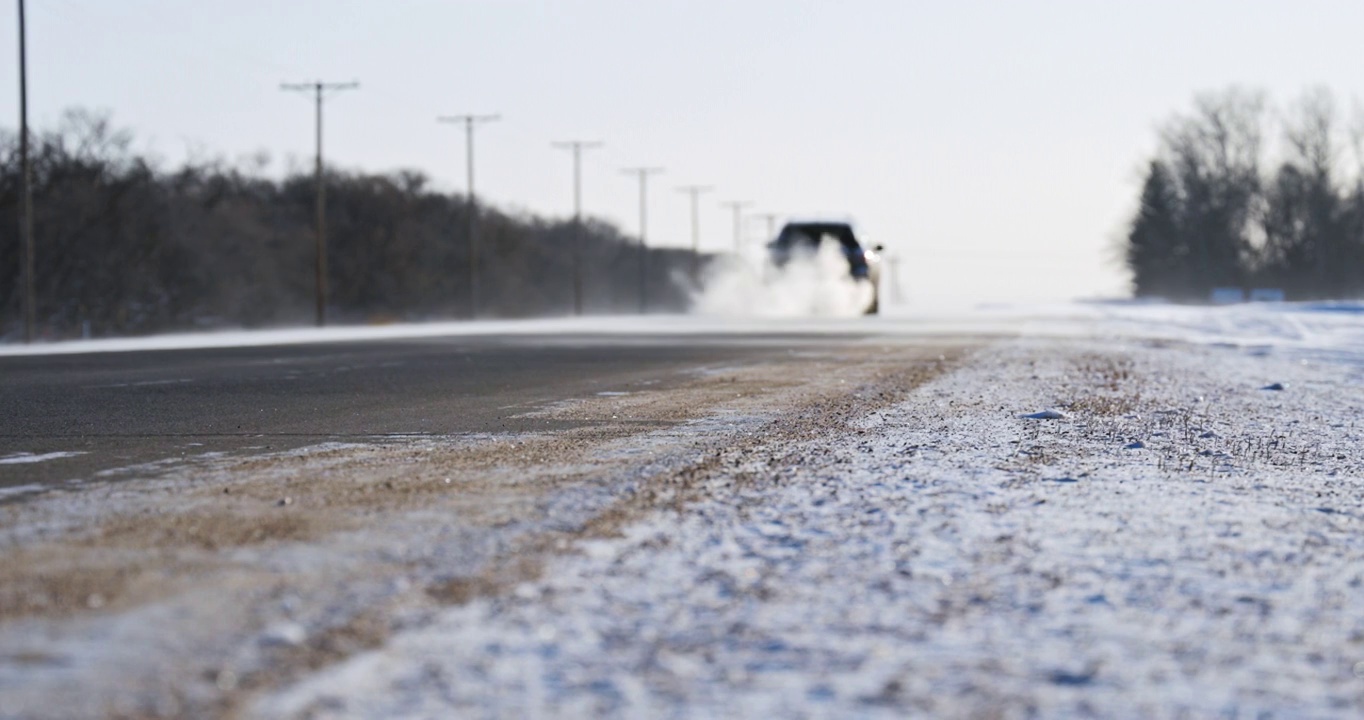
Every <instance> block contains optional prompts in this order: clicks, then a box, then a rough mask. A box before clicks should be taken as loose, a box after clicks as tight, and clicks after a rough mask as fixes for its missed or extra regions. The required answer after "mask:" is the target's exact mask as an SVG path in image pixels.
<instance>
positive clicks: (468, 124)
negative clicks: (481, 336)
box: [436, 115, 502, 320]
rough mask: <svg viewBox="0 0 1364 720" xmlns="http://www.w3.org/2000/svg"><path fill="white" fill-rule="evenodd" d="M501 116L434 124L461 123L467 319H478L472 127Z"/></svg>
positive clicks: (442, 119)
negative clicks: (465, 178) (465, 176)
mask: <svg viewBox="0 0 1364 720" xmlns="http://www.w3.org/2000/svg"><path fill="white" fill-rule="evenodd" d="M501 119H502V116H501V115H442V116H440V117H438V118H436V122H442V123H463V124H464V144H465V159H466V161H467V164H468V175H469V186H468V191H467V192H468V195H467V199H468V201H469V212H468V215H469V319H471V320H472V319H475V318H477V317H478V308H479V302H478V200H477V199H476V198H475V197H474V126H475V125H478V124H479V123H488V122H494V121H497V120H501Z"/></svg>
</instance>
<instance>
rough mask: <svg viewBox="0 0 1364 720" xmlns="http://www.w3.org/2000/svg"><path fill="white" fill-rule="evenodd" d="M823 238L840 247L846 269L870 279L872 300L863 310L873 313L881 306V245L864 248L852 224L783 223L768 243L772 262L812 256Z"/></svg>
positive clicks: (784, 261) (862, 278) (776, 264)
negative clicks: (777, 233) (846, 264)
mask: <svg viewBox="0 0 1364 720" xmlns="http://www.w3.org/2000/svg"><path fill="white" fill-rule="evenodd" d="M825 240H833V241H835V242H837V243H838V244H839V246H840V247H841V248H842V250H843V257H844V258H846V259H847V261H848V272H849V273H850V274H851V275H852V276H853V278H855V279H857V280H859V281H865V282H868V283H871V288H872V295H871V302H870V303H869V304H868V305H867V307H866V308H865V309H864V310H863V314H866V315H875V314H876V313H878V312H880V310H881V255H880V252H881V250H882V247H881V246H880V245H877V246H875V247H873V248H870V249H868V248H866V247H864V246H863V245H862V243H860V242H858V241H857V236H856V235H855V234H854V233H853V228H852V225H850V224H848V223H846V222H790V223H787V224H786V225H785V226H783V227H782V229H781V233H780V234H779V235H777V237H776V239H775V240H773V241H772V242H770V243H768V244H767V251H768V257H769V258H771V261H772V264H773V265H775V266H777V267H782V266H783V265H785V264H786V263H787V262H789V261H790V260H791V258H792V257H799V256H811V255H814V254H815V252H816V251H818V250H819V246H820V244H821V243H823V242H824V241H825Z"/></svg>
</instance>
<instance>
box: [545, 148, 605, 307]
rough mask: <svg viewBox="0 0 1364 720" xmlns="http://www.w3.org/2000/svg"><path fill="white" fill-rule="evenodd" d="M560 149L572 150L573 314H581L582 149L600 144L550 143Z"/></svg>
mask: <svg viewBox="0 0 1364 720" xmlns="http://www.w3.org/2000/svg"><path fill="white" fill-rule="evenodd" d="M550 144H551V145H552V146H554V147H555V148H558V149H560V150H571V151H572V152H573V314H574V315H582V314H583V268H582V265H583V258H582V254H583V196H582V186H583V174H582V164H583V163H582V159H583V150H591V149H593V148H599V147H601V146H602V144H601V142H598V141H595V140H565V141H563V142H555V143H550Z"/></svg>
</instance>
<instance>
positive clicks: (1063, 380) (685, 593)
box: [255, 321, 1364, 718]
mask: <svg viewBox="0 0 1364 720" xmlns="http://www.w3.org/2000/svg"><path fill="white" fill-rule="evenodd" d="M1109 327H1112V322H1111V321H1110V323H1109ZM1105 334H1106V333H1105ZM1133 334H1136V335H1140V334H1141V333H1133ZM1289 350H1291V348H1276V347H1275V346H1268V347H1267V348H1266V347H1265V346H1261V345H1259V344H1256V343H1225V344H1222V345H1195V344H1189V343H1185V342H1170V341H1154V342H1153V341H1150V340H1123V339H1114V338H1112V337H1108V338H1106V339H1104V340H1103V341H1095V340H1092V339H1073V340H1056V339H1050V340H1044V339H1027V338H1023V339H1019V340H1016V341H1011V342H1005V343H1001V344H998V345H995V346H993V347H990V348H987V349H984V350H981V351H978V352H977V353H976V354H975V355H974V356H973V357H972V358H971V360H970V361H969V362H967V363H966V364H965V365H964V366H963V367H962V368H960V369H959V370H957V371H955V372H953V373H950V374H947V375H944V376H941V377H939V378H938V379H936V380H934V381H932V382H930V383H929V384H927V385H924V386H922V387H919V388H918V389H916V390H915V391H914V392H913V393H912V394H911V395H910V397H909V398H908V399H907V400H906V401H905V402H903V403H900V404H898V405H895V406H892V407H890V408H887V409H884V410H881V411H878V412H876V413H874V414H872V415H870V416H867V417H864V418H862V419H861V420H860V421H859V423H858V424H857V426H856V427H854V428H849V429H848V430H849V431H848V432H834V430H835V429H833V428H831V432H830V434H829V435H828V436H827V437H823V438H818V439H813V440H808V441H804V442H802V443H801V444H800V445H799V446H797V447H793V448H786V454H785V455H784V457H788V458H796V460H795V461H792V462H786V463H778V464H772V463H770V462H768V463H762V462H759V461H757V460H756V459H753V458H750V462H748V464H746V465H743V466H742V473H743V476H744V477H746V478H748V480H747V481H745V482H732V481H726V480H725V479H724V478H715V479H714V481H712V482H711V483H710V486H709V487H708V494H707V496H706V498H705V499H704V500H701V501H699V502H696V503H694V504H692V505H689V506H687V507H685V508H682V509H681V510H679V511H669V512H663V513H661V514H659V515H657V516H655V517H653V518H651V519H649V520H648V521H646V522H641V523H639V524H636V525H633V526H631V527H629V528H628V529H627V530H626V531H625V532H624V534H623V536H622V537H620V538H617V539H607V540H597V541H593V542H591V543H588V544H585V545H584V546H583V548H582V552H581V553H579V554H577V555H573V556H569V557H564V558H560V559H558V560H556V561H555V562H554V564H553V565H552V566H551V567H549V568H547V569H546V571H545V573H544V574H543V575H542V576H541V577H540V578H539V579H537V580H534V581H531V582H526V583H524V584H523V585H521V586H519V587H518V588H516V589H515V591H514V592H511V593H508V594H506V595H501V596H494V597H484V598H477V599H474V600H473V601H471V602H470V603H468V604H466V605H463V606H460V607H456V608H451V609H449V610H446V611H444V612H443V613H442V614H441V615H440V616H439V617H438V618H437V619H435V620H434V621H433V622H431V623H430V624H428V625H425V626H423V627H421V628H419V629H416V630H414V631H412V632H409V633H403V634H399V635H396V636H394V637H393V638H391V639H390V641H389V642H388V643H387V644H386V645H385V646H383V647H382V648H379V649H376V650H374V651H371V652H367V653H364V654H362V655H359V656H357V657H355V658H353V659H351V660H350V661H348V662H345V663H342V664H339V665H337V666H335V667H332V668H330V669H327V670H325V671H323V672H321V673H318V674H316V675H314V676H312V677H310V678H307V679H306V680H304V681H303V682H301V683H298V684H296V685H294V686H292V687H288V688H283V689H281V690H280V691H278V692H276V693H274V694H271V695H269V696H266V697H262V698H261V699H260V702H259V704H258V705H257V706H256V707H255V710H256V712H258V713H260V714H262V715H264V716H297V715H304V716H311V715H312V714H319V715H320V716H332V715H336V716H347V717H352V716H358V717H394V716H443V715H452V714H459V715H460V716H464V717H499V716H524V717H551V716H553V717H602V716H605V717H613V716H621V717H697V718H701V717H722V716H735V717H762V716H769V715H775V716H780V717H803V716H811V717H848V716H885V717H901V716H905V715H906V714H915V713H924V714H935V715H941V716H955V717H961V716H1001V717H1015V716H1017V717H1023V716H1033V715H1039V714H1040V715H1041V716H1050V717H1056V716H1093V717H1169V716H1180V715H1192V716H1200V717H1207V716H1225V717H1256V716H1259V715H1260V713H1261V711H1266V712H1268V713H1269V714H1271V715H1273V716H1294V717H1305V716H1310V717H1355V716H1358V715H1359V714H1360V713H1362V712H1364V603H1360V602H1359V598H1360V597H1361V593H1364V532H1361V531H1364V501H1362V500H1361V498H1362V497H1364V496H1362V495H1361V493H1360V483H1361V478H1364V452H1361V450H1360V446H1361V445H1360V439H1361V438H1360V433H1361V431H1364V428H1361V427H1360V426H1359V425H1358V421H1357V418H1359V417H1360V410H1361V404H1362V401H1364V393H1361V392H1360V389H1361V388H1360V377H1359V370H1358V368H1357V367H1356V366H1355V365H1353V364H1352V363H1339V362H1319V361H1316V360H1312V359H1306V358H1305V357H1304V355H1303V354H1301V353H1298V352H1289ZM1318 359H1321V358H1318ZM1275 383H1277V384H1278V385H1279V386H1280V387H1282V388H1283V389H1280V390H1274V389H1267V388H1270V387H1273V386H1274V384H1275ZM1045 410H1051V411H1053V413H1052V415H1053V416H1052V417H1050V419H1031V418H1025V417H1023V416H1024V415H1028V414H1032V413H1037V412H1039V411H1045ZM1055 416H1059V417H1055ZM778 455H781V454H780V453H777V454H771V453H769V454H767V455H766V457H776V456H778ZM738 472H739V469H736V473H738ZM736 476H737V475H736Z"/></svg>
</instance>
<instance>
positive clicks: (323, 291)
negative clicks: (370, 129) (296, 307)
mask: <svg viewBox="0 0 1364 720" xmlns="http://www.w3.org/2000/svg"><path fill="white" fill-rule="evenodd" d="M358 87H360V83H358V82H353V81H352V82H348V83H326V82H322V81H320V80H317V81H314V82H307V83H280V86H279V89H281V90H288V91H292V92H311V93H314V97H315V99H316V102H317V171H316V172H317V278H316V281H315V283H316V289H317V326H318V327H322V326H323V325H326V324H327V232H326V220H325V217H326V215H325V213H326V206H327V197H326V190H325V187H326V185H325V184H324V183H323V180H322V101H323V99H325V98H326V96H327V93H337V92H340V91H342V90H354V89H356V88H358Z"/></svg>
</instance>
